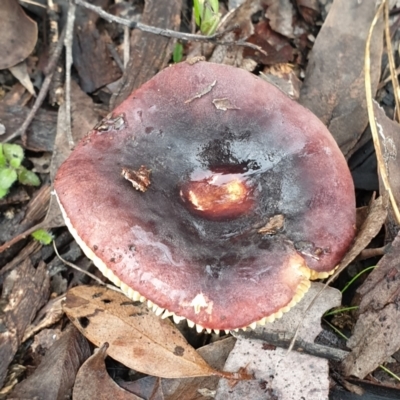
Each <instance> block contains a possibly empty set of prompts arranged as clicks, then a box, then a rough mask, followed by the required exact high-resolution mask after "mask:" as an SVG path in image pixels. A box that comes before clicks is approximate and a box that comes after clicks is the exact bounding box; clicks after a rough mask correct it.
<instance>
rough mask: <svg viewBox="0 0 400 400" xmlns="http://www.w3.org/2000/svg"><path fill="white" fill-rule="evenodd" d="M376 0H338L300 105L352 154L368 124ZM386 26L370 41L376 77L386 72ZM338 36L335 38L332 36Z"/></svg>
mask: <svg viewBox="0 0 400 400" xmlns="http://www.w3.org/2000/svg"><path fill="white" fill-rule="evenodd" d="M375 4H376V2H375V1H358V0H335V1H334V2H333V4H332V7H331V9H330V11H329V14H328V17H327V18H326V20H325V23H324V24H323V26H322V28H321V31H320V32H319V34H318V36H317V39H316V41H315V44H314V47H313V49H312V52H311V56H310V60H309V63H308V67H307V69H306V77H305V80H304V83H303V86H302V88H301V94H300V103H301V104H303V105H304V106H305V107H307V108H309V109H310V110H311V111H312V112H313V113H314V114H316V115H317V116H318V117H319V118H320V119H321V120H322V121H323V122H324V123H325V124H326V125H327V126H328V128H329V131H330V132H331V133H332V135H333V136H334V138H335V139H336V141H337V143H338V144H339V146H340V148H341V149H342V151H343V153H344V154H345V155H348V154H349V153H350V152H351V151H352V149H353V147H354V145H355V143H356V142H357V141H358V139H359V138H360V136H361V134H362V133H363V131H364V129H365V128H366V126H367V123H368V115H367V109H366V100H365V84H364V72H363V71H364V52H365V43H366V39H367V35H368V31H369V28H370V26H371V22H372V20H373V18H374V16H375V12H376V9H375ZM382 33H383V24H382V20H381V22H380V23H379V24H378V25H377V26H376V27H375V29H374V32H373V38H372V42H371V80H372V86H373V92H375V91H376V88H377V85H378V81H379V77H380V73H381V55H382V45H383V34H382ZM333 38H334V40H333Z"/></svg>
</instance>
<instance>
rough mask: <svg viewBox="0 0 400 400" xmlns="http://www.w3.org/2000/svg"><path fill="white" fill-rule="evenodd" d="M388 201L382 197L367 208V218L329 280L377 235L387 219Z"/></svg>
mask: <svg viewBox="0 0 400 400" xmlns="http://www.w3.org/2000/svg"><path fill="white" fill-rule="evenodd" d="M387 203H388V199H387V198H385V197H384V196H381V197H378V198H377V199H376V200H373V201H372V202H371V204H370V206H369V211H368V216H367V218H366V219H365V221H364V223H363V224H362V226H361V228H360V230H359V232H358V233H357V236H356V238H355V239H354V243H353V245H352V246H351V248H350V250H349V251H348V252H347V253H346V255H345V256H344V258H343V260H342V261H341V262H340V264H339V266H338V268H337V270H336V272H335V275H333V277H331V278H330V279H329V280H332V279H334V278H335V277H336V276H337V274H338V273H340V271H342V270H343V269H344V268H346V267H347V266H348V265H349V264H350V263H351V262H352V261H353V260H354V259H355V258H356V257H357V256H358V255H359V254H360V253H361V252H362V251H363V250H364V249H365V248H366V247H367V246H368V245H369V243H370V242H371V240H372V239H373V238H374V237H375V236H376V235H377V234H378V233H379V231H380V230H381V229H382V226H383V224H384V222H385V220H386V217H387Z"/></svg>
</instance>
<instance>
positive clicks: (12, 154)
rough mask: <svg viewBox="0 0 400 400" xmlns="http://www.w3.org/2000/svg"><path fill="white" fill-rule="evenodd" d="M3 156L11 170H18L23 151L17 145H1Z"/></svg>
mask: <svg viewBox="0 0 400 400" xmlns="http://www.w3.org/2000/svg"><path fill="white" fill-rule="evenodd" d="M3 151H4V155H5V157H6V159H7V161H8V163H9V164H10V165H11V166H12V167H13V168H18V167H19V166H20V165H21V163H22V160H23V159H24V149H23V148H22V147H21V146H20V145H18V144H10V143H4V144H3Z"/></svg>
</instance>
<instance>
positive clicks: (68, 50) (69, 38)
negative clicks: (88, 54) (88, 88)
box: [65, 0, 76, 149]
mask: <svg viewBox="0 0 400 400" xmlns="http://www.w3.org/2000/svg"><path fill="white" fill-rule="evenodd" d="M75 11H76V5H75V4H74V2H73V0H70V2H69V8H68V16H67V33H66V35H65V112H66V122H67V126H66V127H65V130H66V133H67V140H68V144H69V147H70V149H72V148H73V147H74V139H73V138H72V128H71V67H72V61H73V60H72V42H73V39H74V38H73V35H74V22H75Z"/></svg>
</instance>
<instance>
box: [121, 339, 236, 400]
mask: <svg viewBox="0 0 400 400" xmlns="http://www.w3.org/2000/svg"><path fill="white" fill-rule="evenodd" d="M235 342H236V339H235V338H233V337H227V338H225V339H222V340H217V341H216V342H213V343H210V344H208V345H207V346H203V347H200V348H199V349H197V350H196V351H197V352H198V353H199V354H200V356H201V357H202V358H204V360H206V361H207V363H208V364H210V365H211V366H212V367H213V368H215V369H222V368H223V367H224V364H225V361H226V359H227V357H228V355H229V353H230V352H231V350H232V348H233V346H234V345H235ZM219 379H220V378H219V377H216V376H206V377H196V378H181V379H159V378H156V377H154V376H146V377H145V378H141V379H138V380H137V381H133V382H125V383H124V384H123V385H122V386H123V387H124V388H126V389H127V390H129V391H130V392H132V393H135V394H137V395H138V396H142V397H144V398H145V399H146V400H147V399H151V400H155V399H153V397H152V395H153V394H154V393H156V392H157V393H159V395H160V399H162V400H176V399H180V400H183V399H184V400H205V399H204V397H207V396H206V395H205V394H206V393H208V394H214V393H215V390H216V388H217V385H218V381H219Z"/></svg>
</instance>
